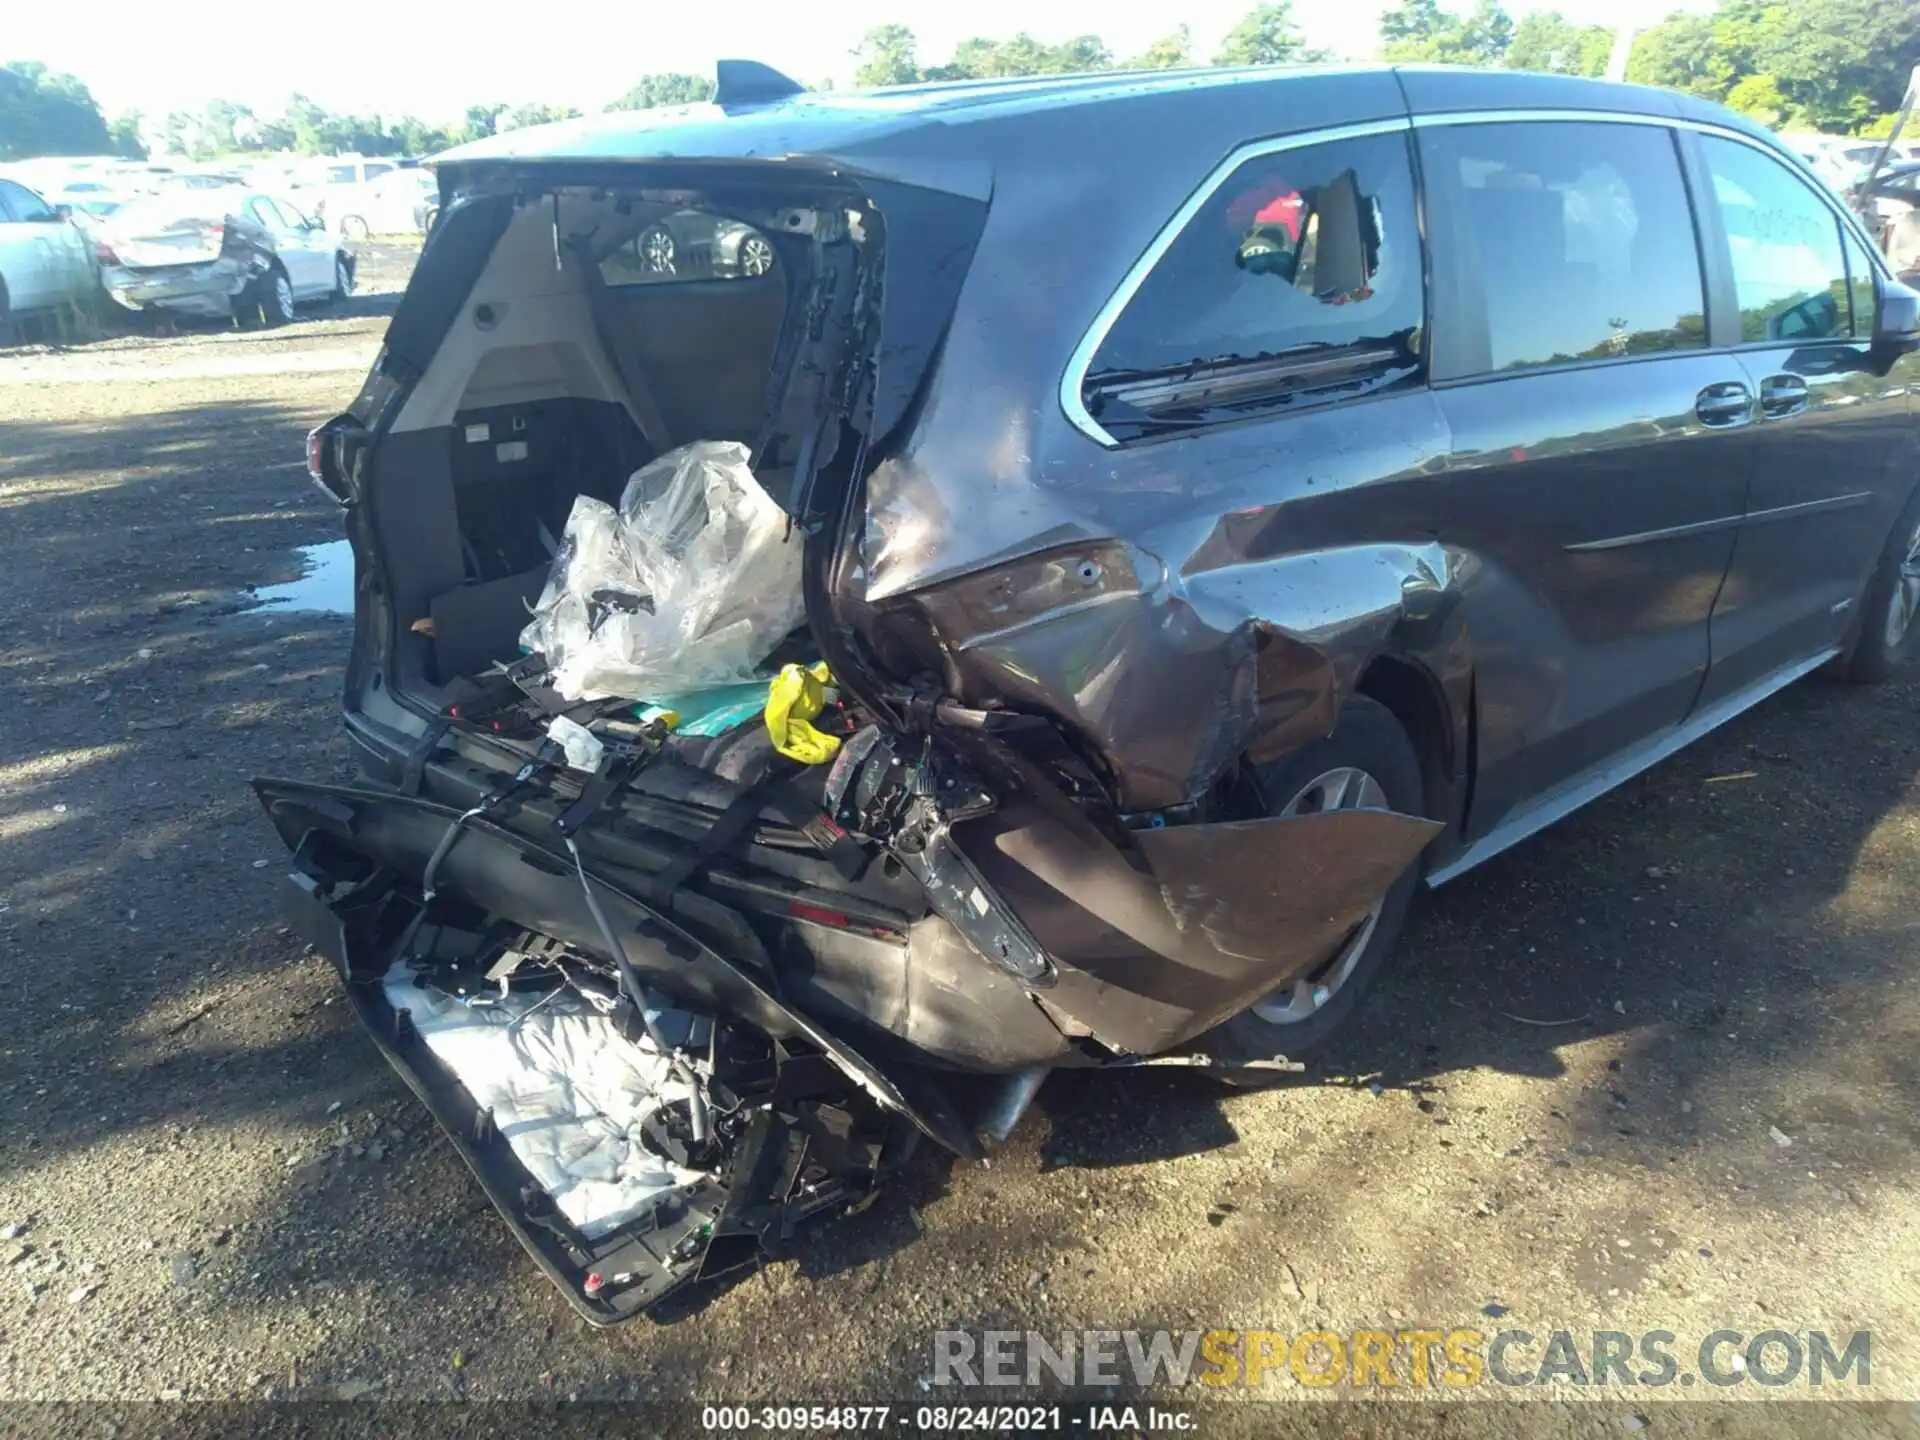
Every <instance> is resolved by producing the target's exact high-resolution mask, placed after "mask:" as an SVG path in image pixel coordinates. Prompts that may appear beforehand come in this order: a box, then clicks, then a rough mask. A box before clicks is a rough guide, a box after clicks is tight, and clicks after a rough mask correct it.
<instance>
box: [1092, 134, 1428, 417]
mask: <svg viewBox="0 0 1920 1440" xmlns="http://www.w3.org/2000/svg"><path fill="white" fill-rule="evenodd" d="M1425 320H1426V304H1425V297H1424V293H1423V280H1422V277H1421V266H1420V236H1419V229H1418V226H1417V225H1416V223H1415V220H1414V203H1413V177H1412V167H1411V165H1410V164H1409V161H1408V156H1407V140H1406V137H1405V136H1404V135H1402V134H1391V135H1374V136H1364V137H1361V138H1358V139H1353V140H1341V141H1334V142H1330V143H1328V144H1325V145H1312V146H1305V147H1302V148H1300V149H1297V150H1283V151H1279V152H1277V153H1275V154H1271V155H1260V156H1256V157H1254V158H1253V159H1250V160H1248V161H1246V162H1245V163H1244V164H1242V165H1241V166H1240V167H1239V168H1237V169H1236V170H1234V171H1233V172H1232V174H1230V175H1229V176H1228V177H1227V178H1226V180H1225V181H1224V182H1222V183H1221V184H1220V185H1219V186H1218V187H1217V188H1216V189H1215V190H1214V191H1213V193H1212V194H1211V195H1209V196H1208V197H1207V199H1206V201H1205V202H1204V203H1203V204H1202V205H1201V206H1200V208H1199V209H1198V210H1197V211H1196V212H1195V213H1194V215H1193V217H1192V218H1191V219H1190V220H1189V221H1188V222H1187V224H1186V225H1185V226H1184V227H1183V228H1182V229H1181V231H1180V234H1179V235H1178V236H1177V237H1175V239H1174V241H1173V243H1172V244H1171V245H1170V246H1169V247H1168V249H1167V251H1166V253H1165V254H1164V255H1162V256H1161V257H1160V260H1159V262H1158V263H1157V264H1156V265H1155V266H1154V268H1153V269H1152V270H1151V271H1150V272H1149V273H1148V274H1147V276H1146V278H1145V280H1143V281H1142V282H1141V284H1140V286H1139V288H1138V289H1137V290H1136V291H1135V292H1134V294H1133V297H1132V299H1131V300H1129V301H1128V303H1127V306H1126V309H1125V310H1123V311H1122V312H1121V314H1120V316H1119V317H1118V318H1117V319H1116V320H1115V321H1114V323H1113V327H1112V328H1111V329H1110V330H1109V331H1108V332H1107V334H1106V336H1105V338H1103V339H1102V340H1101V342H1100V346H1099V348H1098V350H1096V351H1095V352H1094V355H1093V359H1092V361H1091V363H1090V364H1089V365H1088V367H1087V374H1086V376H1085V378H1084V382H1083V391H1082V401H1083V403H1084V404H1085V405H1086V407H1087V411H1088V413H1089V414H1091V415H1092V416H1093V417H1094V418H1095V419H1096V420H1097V421H1099V423H1100V425H1101V426H1102V428H1104V429H1105V430H1107V431H1108V433H1110V434H1111V435H1113V436H1114V438H1116V439H1119V440H1127V439H1134V438H1137V437H1139V436H1141V435H1146V434H1153V433H1157V432H1160V431H1164V430H1169V429H1179V428H1188V427H1191V426H1193V425H1196V424H1203V423H1207V422H1210V421H1216V420H1230V419H1235V418H1238V417H1240V416H1243V415H1246V414H1250V413H1259V412H1261V411H1264V410H1271V409H1273V408H1275V407H1280V406H1291V405H1296V404H1302V403H1316V402H1321V401H1326V400H1332V399H1339V398H1343V397H1345V396H1349V395H1357V394H1362V393H1366V392H1368V391H1372V390H1376V389H1379V388H1381V387H1383V386H1387V385H1391V384H1395V383H1397V382H1402V381H1407V380H1412V379H1414V378H1416V377H1417V376H1418V375H1419V372H1420V336H1421V333H1422V330H1423V327H1424V325H1425Z"/></svg>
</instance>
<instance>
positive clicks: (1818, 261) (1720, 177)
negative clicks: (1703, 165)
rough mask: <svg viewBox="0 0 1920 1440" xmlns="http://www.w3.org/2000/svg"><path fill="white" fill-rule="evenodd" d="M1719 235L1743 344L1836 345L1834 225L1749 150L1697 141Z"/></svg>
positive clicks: (1843, 318)
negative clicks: (1804, 342) (1809, 342)
mask: <svg viewBox="0 0 1920 1440" xmlns="http://www.w3.org/2000/svg"><path fill="white" fill-rule="evenodd" d="M1700 147H1701V150H1702V152H1703V153H1704V154H1705V156H1706V161H1707V170H1708V172H1709V173H1710V174H1711V175H1712V177H1713V198H1714V203H1715V204H1716V205H1718V206H1719V207H1720V219H1721V222H1722V224H1723V225H1724V226H1725V227H1726V232H1727V248H1728V250H1729V252H1730V257H1731V260H1732V263H1733V289H1734V295H1735V297H1736V299H1737V301H1738V303H1739V306H1740V338H1741V339H1742V340H1743V341H1747V342H1750V343H1751V342H1755V341H1797V340H1829V339H1835V338H1843V337H1845V336H1846V335H1847V334H1849V333H1850V331H1851V322H1850V320H1849V317H1848V311H1849V305H1848V294H1847V266H1846V261H1845V260H1844V259H1843V258H1842V256H1841V250H1840V222H1839V220H1838V218H1837V217H1836V216H1835V215H1834V213H1833V211H1832V210H1831V209H1829V208H1828V207H1827V205H1826V203H1825V202H1824V201H1822V200H1821V199H1820V197H1819V196H1818V195H1816V194H1814V192H1813V191H1812V189H1810V188H1809V187H1808V186H1807V184H1806V182H1804V181H1803V180H1801V179H1800V177H1799V176H1797V175H1795V174H1794V173H1793V172H1792V171H1791V170H1789V169H1787V167H1786V166H1784V165H1782V164H1781V163H1780V162H1779V161H1777V160H1774V159H1772V158H1770V157H1768V156H1766V155H1763V154H1761V153H1760V152H1759V151H1758V150H1755V149H1754V148H1752V147H1751V146H1749V145H1742V144H1740V143H1739V142H1738V141H1735V140H1722V139H1720V138H1718V137H1717V136H1711V135H1706V136H1702V137H1701V140H1700Z"/></svg>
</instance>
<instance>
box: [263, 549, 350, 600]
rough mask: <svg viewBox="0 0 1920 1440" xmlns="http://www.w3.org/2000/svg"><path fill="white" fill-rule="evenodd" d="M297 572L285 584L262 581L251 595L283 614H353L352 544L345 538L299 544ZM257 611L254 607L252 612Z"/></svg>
mask: <svg viewBox="0 0 1920 1440" xmlns="http://www.w3.org/2000/svg"><path fill="white" fill-rule="evenodd" d="M300 564H301V575H300V578H299V579H298V580H292V581H289V582H288V583H287V584H285V585H262V586H261V587H260V588H259V589H258V590H256V591H254V592H253V597H252V598H253V599H254V600H255V601H256V602H257V603H258V604H259V605H260V607H261V608H262V609H265V608H267V607H269V606H271V607H272V608H273V609H275V610H276V611H278V612H279V613H281V614H283V615H288V614H294V613H296V612H298V613H302V614H320V615H351V614H353V548H352V546H351V545H349V544H348V543H347V542H346V541H345V540H329V541H327V542H326V543H325V544H324V545H302V546H301V547H300ZM253 613H255V614H258V613H259V612H258V611H255V612H253Z"/></svg>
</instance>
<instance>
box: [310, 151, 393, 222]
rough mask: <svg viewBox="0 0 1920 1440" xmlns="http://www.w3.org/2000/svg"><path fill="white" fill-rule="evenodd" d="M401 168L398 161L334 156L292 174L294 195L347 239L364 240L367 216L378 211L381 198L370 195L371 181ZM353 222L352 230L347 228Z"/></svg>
mask: <svg viewBox="0 0 1920 1440" xmlns="http://www.w3.org/2000/svg"><path fill="white" fill-rule="evenodd" d="M399 168H400V166H399V164H398V162H397V161H393V160H369V159H366V158H364V157H362V156H358V155H337V156H335V157H333V158H332V159H330V160H317V161H314V162H313V163H312V164H310V165H308V166H306V167H304V168H302V169H300V170H298V171H296V172H295V173H294V183H295V185H296V186H297V190H296V192H295V193H296V196H297V198H298V199H299V201H300V203H301V204H302V205H303V206H304V207H306V208H307V209H308V210H310V211H311V212H312V213H313V214H315V215H317V216H319V217H320V218H321V219H324V220H325V221H326V222H327V223H328V224H329V225H332V226H333V227H334V228H335V229H337V230H338V231H339V232H340V233H341V234H342V235H343V236H346V238H348V239H357V238H363V237H364V236H365V235H367V234H368V233H369V232H368V231H367V230H365V229H362V228H360V227H362V226H364V225H366V223H367V221H368V219H369V216H370V213H377V212H380V210H381V203H382V202H381V197H379V196H377V195H375V194H374V193H373V189H372V185H373V182H374V181H376V180H378V179H380V178H381V177H382V176H385V175H391V174H393V173H394V172H395V171H396V170H398V169H399ZM348 221H351V222H352V228H351V229H349V228H348V226H347V223H346V222H348Z"/></svg>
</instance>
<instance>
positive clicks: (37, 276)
mask: <svg viewBox="0 0 1920 1440" xmlns="http://www.w3.org/2000/svg"><path fill="white" fill-rule="evenodd" d="M93 285H94V277H93V256H92V247H91V246H90V245H89V244H88V242H87V238H86V236H85V235H83V234H81V233H80V231H79V230H77V229H75V228H74V226H73V224H72V223H71V222H70V221H69V220H67V219H66V218H65V217H64V216H62V215H61V214H60V213H59V211H57V210H56V209H55V208H54V207H53V206H51V205H49V204H48V203H47V202H46V201H45V200H43V199H41V198H40V197H39V196H38V195H36V194H35V193H34V192H33V191H31V190H29V189H28V188H27V187H26V186H24V185H21V184H19V183H17V182H15V181H12V180H0V335H3V334H4V333H5V332H6V330H7V328H8V327H9V325H10V323H11V321H12V319H13V317H14V316H16V315H20V314H24V313H27V312H29V311H34V310H48V309H52V308H54V307H56V306H58V305H62V304H66V303H78V302H79V301H81V300H84V299H85V298H86V297H87V296H88V295H90V294H91V293H92V292H93Z"/></svg>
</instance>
